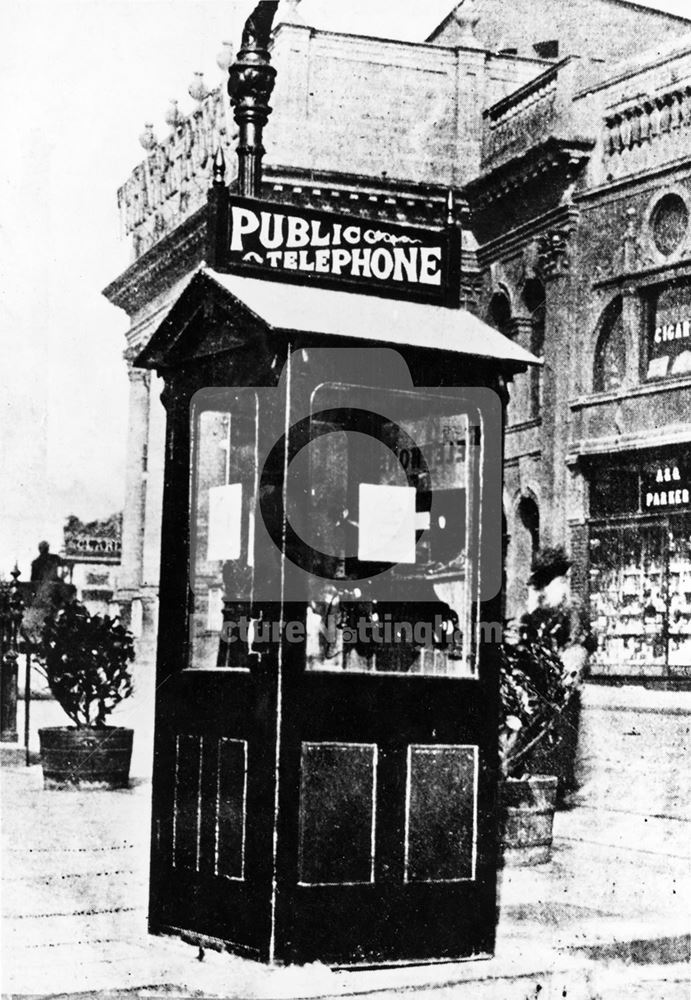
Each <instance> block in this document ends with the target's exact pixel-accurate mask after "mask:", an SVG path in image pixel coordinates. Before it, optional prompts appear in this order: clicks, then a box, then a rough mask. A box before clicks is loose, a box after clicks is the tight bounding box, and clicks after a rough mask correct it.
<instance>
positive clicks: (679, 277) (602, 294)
mask: <svg viewBox="0 0 691 1000" xmlns="http://www.w3.org/2000/svg"><path fill="white" fill-rule="evenodd" d="M294 7H295V5H292V7H291V14H290V15H289V17H288V21H287V22H286V21H284V22H283V23H280V24H279V25H278V27H277V28H276V30H275V32H274V41H273V52H272V59H273V62H274V65H275V66H276V68H277V71H278V77H277V86H276V90H275V92H274V96H273V102H272V103H273V105H274V113H273V115H272V117H271V119H270V121H269V126H268V128H267V131H266V135H265V145H266V147H267V155H266V158H265V171H264V189H263V195H264V196H266V197H269V198H275V199H276V200H277V201H281V202H292V203H295V204H298V205H309V206H312V207H326V208H333V209H338V208H345V209H346V210H347V211H349V212H353V213H362V214H363V215H365V214H366V215H369V216H372V215H374V216H376V217H379V218H382V219H393V220H399V221H406V222H418V223H424V224H426V225H435V224H436V225H441V224H442V222H443V218H444V214H443V213H444V205H445V201H446V195H447V191H448V189H449V188H451V189H453V190H454V191H455V192H456V195H457V199H458V201H459V204H460V205H461V210H462V219H463V226H464V246H463V278H462V301H463V304H464V305H465V306H466V307H468V308H471V309H474V310H475V311H477V312H479V313H480V314H481V315H483V317H484V318H488V319H489V320H490V321H491V322H492V323H493V325H494V326H496V327H498V328H499V329H501V330H502V332H505V333H507V334H509V335H510V336H512V337H515V338H516V339H517V340H518V341H519V342H520V343H521V344H522V345H523V346H526V347H528V348H529V349H531V350H532V351H533V352H534V353H537V354H539V355H541V356H543V357H544V360H545V365H544V369H543V370H542V371H541V372H532V373H529V374H526V375H524V376H521V377H519V378H518V379H517V380H516V383H515V384H514V385H513V386H512V388H511V394H512V399H511V404H510V415H509V429H508V436H507V455H506V483H507V491H506V499H505V511H506V521H507V534H508V547H507V575H508V597H507V613H508V614H515V613H517V612H519V611H520V610H521V608H522V606H523V605H524V602H525V596H526V594H525V583H524V581H525V578H526V576H527V570H528V567H529V564H530V559H531V553H532V551H533V550H534V549H535V548H536V547H537V546H538V545H542V544H562V543H563V544H565V545H566V546H567V548H568V549H569V550H570V551H571V553H572V556H573V558H574V563H575V565H574V569H573V571H572V573H573V576H574V582H575V584H576V586H577V587H578V588H579V589H580V590H581V591H582V594H583V597H584V599H585V600H587V601H591V602H592V608H593V614H594V616H595V619H596V621H595V626H596V629H598V631H600V632H601V633H602V640H601V649H600V651H599V653H598V657H597V665H596V670H597V671H599V672H600V673H601V674H602V675H603V676H609V675H616V676H619V677H623V676H641V675H643V676H646V677H655V678H657V679H658V680H659V679H670V678H673V677H676V678H682V679H683V677H684V676H686V675H687V674H691V648H690V650H689V655H688V657H687V660H686V662H682V661H683V660H684V658H685V657H686V653H685V651H684V643H683V641H682V638H683V624H684V622H685V620H686V619H685V614H686V612H685V607H686V604H685V601H686V598H687V597H688V600H689V602H690V607H689V617H688V621H689V633H690V635H691V548H689V544H688V542H687V539H689V538H691V532H689V530H688V529H687V526H686V520H685V518H686V517H687V516H689V517H691V505H689V503H688V490H689V489H691V464H690V460H691V423H689V421H688V405H687V403H686V400H687V399H688V396H687V395H686V393H687V392H688V390H689V388H690V387H691V378H690V371H691V367H690V366H689V365H688V356H685V350H684V345H685V341H686V339H687V337H688V334H689V322H690V321H691V291H689V292H688V293H687V291H686V289H687V287H688V288H689V289H691V237H690V236H689V234H688V232H687V228H688V221H689V180H690V176H689V167H690V164H691V161H689V159H688V152H687V150H688V141H689V136H690V135H691V34H689V35H688V36H687V41H686V43H684V41H683V35H684V32H685V31H688V32H691V21H686V20H684V19H681V18H674V17H671V16H669V15H665V14H661V13H658V12H655V11H649V10H646V9H643V8H641V7H638V6H637V5H635V4H629V3H624V2H621V0H578V2H577V3H576V2H574V3H570V4H563V3H560V2H559V0H541V2H540V3H539V4H536V3H534V2H531V3H528V0H521V2H520V3H519V2H516V3H514V4H508V3H506V2H500V0H486V2H485V3H483V4H482V5H481V7H478V8H477V12H475V9H474V7H473V6H472V5H471V4H470V3H469V2H468V0H466V2H465V3H462V4H461V5H459V6H458V7H457V8H456V9H455V10H451V9H450V13H449V16H448V17H447V18H446V19H445V20H444V21H443V22H442V24H441V25H440V26H439V27H438V28H437V29H436V30H435V31H434V32H433V33H432V35H431V36H430V38H429V39H428V40H427V41H425V42H420V43H419V44H410V43H401V42H393V41H386V40H382V39H373V38H367V37H359V36H354V35H336V34H333V33H329V32H322V31H317V30H315V29H313V28H312V27H310V26H309V25H306V24H304V23H301V22H299V20H298V19H297V18H296V17H295V16H294ZM584 25H587V30H585V28H584ZM641 38H645V40H646V45H649V46H650V47H651V49H650V53H649V56H646V54H645V53H641V52H640V48H641ZM198 93H199V95H200V99H199V101H198V108H197V110H196V111H195V112H194V113H193V114H192V115H191V116H189V117H187V118H180V116H179V114H178V113H177V110H176V108H174V107H173V108H172V109H170V111H169V114H168V116H167V119H168V122H169V124H170V127H171V133H170V135H169V137H168V138H167V139H165V140H163V141H161V142H157V141H156V140H155V137H154V135H153V133H152V131H151V129H150V128H148V127H147V129H146V130H145V132H144V134H143V135H142V137H141V140H142V144H143V145H144V146H145V148H146V149H147V154H148V155H147V157H146V159H145V160H144V161H143V163H142V164H140V165H139V166H138V167H137V168H136V169H135V170H134V172H133V174H132V175H131V177H130V178H129V180H128V181H127V182H126V183H125V184H124V185H123V187H122V188H121V189H120V191H119V193H118V200H119V204H120V208H121V212H122V216H123V223H124V227H125V231H126V232H127V234H128V236H129V237H130V238H131V240H132V245H133V261H132V264H131V265H130V267H129V268H128V269H127V270H126V271H125V272H124V274H122V275H120V276H119V277H118V278H117V279H116V280H115V281H114V282H113V283H112V284H111V285H110V286H109V287H108V288H107V289H106V290H105V294H106V295H107V297H108V298H109V299H110V301H111V302H113V303H114V304H115V305H117V306H120V307H121V308H123V309H124V310H125V311H126V312H127V314H128V316H129V319H130V328H129V330H128V333H127V352H126V357H127V358H128V359H129V358H131V357H132V356H134V354H136V353H137V352H138V350H140V349H141V347H142V346H143V345H144V344H145V343H146V342H147V340H148V338H149V337H150V335H151V334H152V332H153V331H154V329H155V328H156V327H157V325H158V324H159V323H160V321H161V320H162V318H163V317H164V316H165V313H166V310H167V308H168V306H169V305H170V304H172V302H174V301H175V299H176V298H177V296H178V295H179V293H180V291H181V289H182V288H183V287H184V286H185V284H186V283H187V282H188V281H189V280H190V277H191V275H192V274H193V273H194V272H195V270H196V269H197V268H198V266H199V264H200V262H201V260H202V257H203V252H204V250H203V246H204V207H203V206H204V203H205V195H206V189H207V187H208V183H209V177H210V169H211V157H212V155H213V146H214V144H215V143H216V142H217V141H220V142H221V143H222V144H223V146H224V147H225V151H226V162H227V163H228V164H229V165H232V164H233V163H234V153H233V146H234V142H235V125H234V123H233V122H232V118H231V115H230V112H229V110H228V100H227V97H226V95H225V94H224V92H223V90H222V89H219V90H214V91H211V92H209V93H208V94H205V93H204V91H203V88H199V90H198ZM685 150H686V152H685ZM230 183H231V184H232V183H233V177H232V176H231V178H230ZM687 283H688V285H687ZM687 294H688V299H687ZM687 301H688V306H687ZM677 330H679V331H680V332H679V334H678V335H677ZM665 352H666V353H665ZM665 358H666V359H667V360H666V362H665V360H664V359H665ZM159 396H160V387H159V386H158V385H157V384H156V380H155V378H154V379H152V378H151V377H150V376H149V375H148V374H146V373H143V372H140V371H138V370H136V369H134V368H132V367H131V366H130V423H129V446H128V470H127V501H126V509H125V514H124V523H123V555H122V572H121V577H120V584H119V591H118V596H119V599H120V600H121V602H122V603H123V605H124V606H125V607H128V606H131V607H133V608H134V609H135V613H136V614H138V615H139V614H141V616H142V622H143V629H144V632H145V633H146V634H147V635H148V636H149V637H150V636H151V635H152V634H153V631H154V629H155V617H156V615H155V604H156V592H157V584H158V567H159V547H160V537H159V528H160V512H161V495H162V479H163V451H164V414H163V408H162V406H161V404H160V402H159ZM687 451H688V457H687ZM658 476H661V477H662V480H661V482H657V481H656V480H657V478H658ZM666 477H668V478H666ZM687 477H688V480H689V482H688V483H687ZM649 495H650V496H651V497H652V499H651V500H650V502H649V503H648V496H649ZM663 495H664V498H665V502H664V505H662V506H661V504H662V499H661V498H662V496H663ZM670 497H671V501H670ZM655 498H657V500H656V499H655ZM634 500H635V503H634ZM663 506H664V510H663ZM687 512H688V514H687ZM632 546H633V547H632ZM687 563H688V569H687V568H685V567H686V566H687ZM656 574H657V576H656ZM687 578H688V580H689V592H688V594H687V592H686V591H684V589H683V587H684V586H685V584H686V580H687ZM656 581H657V582H656ZM675 629H676V631H675ZM689 643H691V638H690V639H689ZM676 661H678V662H676Z"/></svg>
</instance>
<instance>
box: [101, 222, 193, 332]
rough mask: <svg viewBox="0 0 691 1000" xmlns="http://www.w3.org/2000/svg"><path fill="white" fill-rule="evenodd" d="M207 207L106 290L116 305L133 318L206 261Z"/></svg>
mask: <svg viewBox="0 0 691 1000" xmlns="http://www.w3.org/2000/svg"><path fill="white" fill-rule="evenodd" d="M205 236H206V206H205V205H202V207H201V208H198V209H197V210H196V212H194V213H193V214H192V215H191V216H190V217H189V218H188V219H185V220H184V221H183V222H181V223H180V225H179V226H176V228H175V229H174V230H172V232H170V233H167V234H166V235H165V236H164V237H163V238H162V239H161V240H159V241H158V243H155V244H154V246H152V247H150V248H149V249H148V250H147V251H146V252H145V253H143V254H142V256H141V257H139V258H137V260H135V261H134V262H133V263H132V264H130V266H129V267H128V268H127V270H126V271H123V273H122V274H121V275H120V276H119V277H117V278H116V279H115V281H112V282H111V283H110V284H109V285H108V286H107V287H106V288H104V289H103V293H102V294H103V295H105V297H106V298H107V299H108V301H109V302H112V303H113V305H115V306H119V307H120V308H121V309H124V310H125V312H127V313H128V315H130V316H132V315H133V314H134V313H136V312H137V311H138V310H139V309H141V308H142V306H144V305H146V303H147V302H151V300H152V299H154V298H156V296H158V295H161V294H162V293H163V292H165V291H166V290H167V289H168V288H170V286H171V285H173V284H174V283H175V281H176V280H177V278H182V277H183V276H184V274H185V273H187V272H189V271H190V269H191V268H193V267H194V265H195V264H196V263H198V262H199V261H201V260H202V259H203V254H204V240H205Z"/></svg>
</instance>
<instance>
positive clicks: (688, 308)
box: [647, 282, 691, 379]
mask: <svg viewBox="0 0 691 1000" xmlns="http://www.w3.org/2000/svg"><path fill="white" fill-rule="evenodd" d="M647 353H648V371H647V377H648V378H649V379H657V378H666V377H668V376H673V375H688V374H689V373H691V284H690V283H689V282H682V283H679V284H669V285H666V286H665V287H664V288H660V289H657V290H656V291H655V292H653V295H652V299H651V302H650V319H649V327H648V352H647Z"/></svg>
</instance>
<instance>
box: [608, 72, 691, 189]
mask: <svg viewBox="0 0 691 1000" xmlns="http://www.w3.org/2000/svg"><path fill="white" fill-rule="evenodd" d="M690 127H691V86H680V87H676V88H675V89H673V90H670V91H668V92H667V93H665V94H656V95H655V96H651V97H643V98H640V97H639V98H638V99H637V100H636V101H635V102H632V103H630V104H628V105H626V106H624V107H621V108H618V109H617V110H616V111H614V112H612V113H610V114H608V115H607V116H606V117H605V122H604V135H603V159H604V169H605V174H606V176H607V178H608V179H610V180H611V179H616V178H617V177H622V176H626V175H628V174H633V173H637V172H638V171H640V170H645V169H646V168H647V167H650V166H653V165H655V164H658V163H660V162H667V161H670V160H674V159H677V158H678V157H681V156H688V152H689V128H690Z"/></svg>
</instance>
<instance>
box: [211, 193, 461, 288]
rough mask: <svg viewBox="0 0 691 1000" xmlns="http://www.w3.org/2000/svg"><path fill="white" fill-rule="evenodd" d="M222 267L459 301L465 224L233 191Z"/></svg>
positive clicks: (219, 260)
mask: <svg viewBox="0 0 691 1000" xmlns="http://www.w3.org/2000/svg"><path fill="white" fill-rule="evenodd" d="M217 213H218V215H219V218H217V220H216V222H217V224H218V223H220V225H221V227H222V228H221V233H222V236H221V239H220V241H218V242H216V243H215V248H216V249H215V252H213V251H212V253H211V256H212V258H213V259H212V262H211V263H212V266H213V267H215V268H216V270H219V271H229V272H235V273H238V274H251V275H252V276H254V277H263V278H268V279H270V280H271V279H273V280H279V281H288V282H300V283H303V284H320V285H323V286H326V287H331V288H337V289H340V290H344V291H357V292H365V293H370V294H375V295H384V296H391V297H395V298H403V299H413V300H419V301H425V302H435V303H437V304H440V305H453V306H457V305H458V304H459V300H458V297H459V294H460V231H459V230H458V229H457V228H456V227H450V228H446V229H426V228H422V227H418V226H407V225H400V224H398V223H393V222H388V221H382V220H379V219H376V220H375V219H367V218H360V217H357V216H350V215H344V214H339V213H331V212H321V211H316V210H313V209H308V208H299V207H296V206H293V205H278V204H276V203H274V202H266V201H259V200H255V199H249V198H238V197H235V196H232V195H228V196H226V197H225V203H222V204H221V205H220V206H218V208H217Z"/></svg>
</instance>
